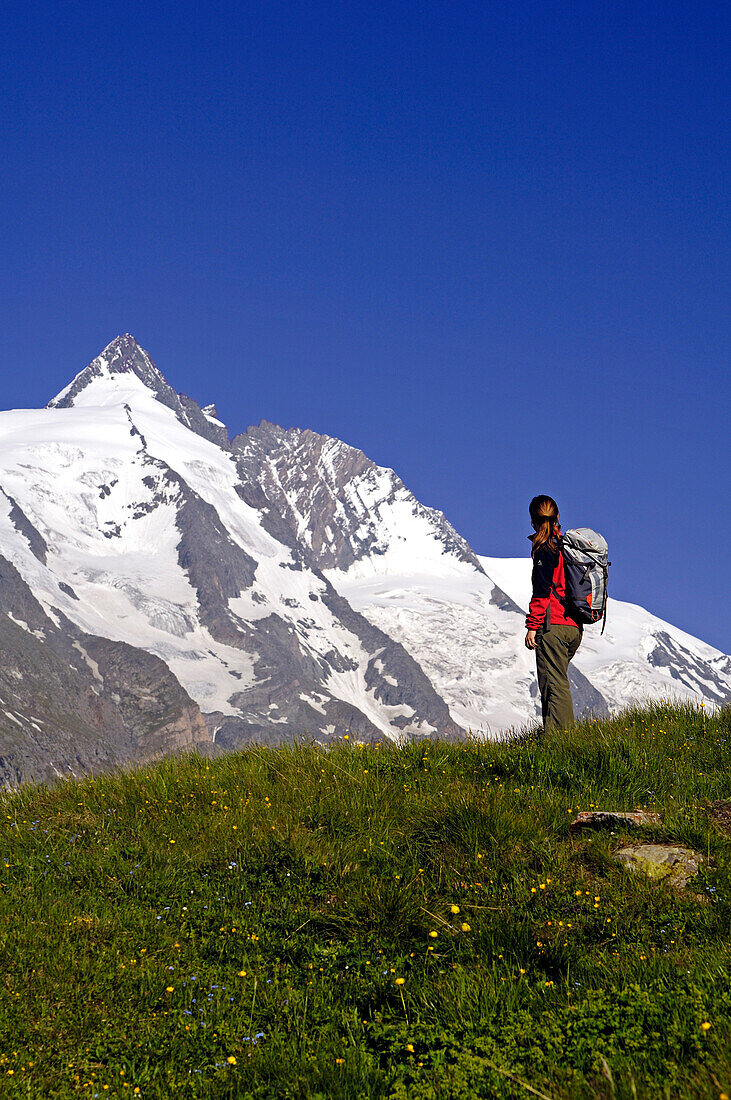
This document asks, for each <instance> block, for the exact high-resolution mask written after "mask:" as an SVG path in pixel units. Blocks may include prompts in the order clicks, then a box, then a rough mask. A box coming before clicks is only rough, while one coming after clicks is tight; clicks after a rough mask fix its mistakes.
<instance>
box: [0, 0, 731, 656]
mask: <svg viewBox="0 0 731 1100" xmlns="http://www.w3.org/2000/svg"><path fill="white" fill-rule="evenodd" d="M727 19H728V17H727V12H726V10H725V5H723V4H721V3H703V2H700V3H693V4H689V3H687V0H684V2H683V3H677V2H675V0H663V2H654V0H647V2H643V3H636V2H633V3H628V2H624V0H617V2H613V3H607V2H606V0H602V2H601V3H597V2H594V0H582V3H580V4H579V3H563V2H555V3H554V2H551V0H547V2H545V3H536V2H535V0H532V2H530V3H527V2H524V0H511V2H510V3H505V2H504V0H500V2H492V0H481V2H469V0H467V2H460V0H457V2H455V0H449V2H446V0H445V2H439V3H437V2H433V0H422V2H420V3H412V2H410V0H408V2H406V0H405V2H399V0H389V2H384V3H371V2H368V0H364V2H362V3H358V4H349V3H344V2H343V0H334V2H328V3H323V2H319V0H308V2H302V3H300V2H293V3H280V2H277V0H261V2H259V3H247V2H246V0H238V2H236V3H230V2H228V0H221V2H217V3H202V2H201V3H190V2H187V0H182V2H177V3H172V2H171V3H160V2H158V0H146V2H145V3H140V2H136V0H125V3H120V2H118V0H111V2H109V3H104V4H103V3H101V2H97V3H88V2H84V0H80V2H73V0H72V2H64V3H43V2H34V0H24V2H23V3H18V2H16V0H10V2H8V3H6V4H5V5H4V6H3V27H2V35H0V103H1V117H0V121H1V132H0V150H1V152H2V155H1V157H0V173H1V182H2V186H1V187H0V213H1V216H2V221H1V224H2V235H3V241H2V252H3V264H2V268H1V271H0V310H1V313H2V335H3V340H2V372H3V374H2V379H3V381H2V392H1V394H0V398H1V400H0V404H1V405H2V407H4V408H9V407H24V406H25V407H27V406H38V405H41V404H43V403H45V401H46V400H48V398H49V397H51V396H52V395H53V394H54V393H55V392H57V391H58V390H60V389H61V388H62V387H63V386H64V385H65V384H66V383H67V382H68V381H69V379H70V377H71V376H72V375H73V374H74V373H76V372H77V371H78V370H79V369H81V368H82V367H83V366H84V365H85V364H86V363H87V362H88V361H89V360H90V359H92V358H93V357H94V356H95V355H96V354H97V353H98V352H99V351H100V350H101V349H102V347H104V345H105V344H107V343H108V341H109V340H110V339H112V337H114V336H115V335H117V334H118V333H120V332H125V331H130V332H132V333H133V334H134V335H135V336H136V337H137V339H138V340H139V341H140V343H141V344H142V345H143V346H144V347H146V348H147V350H148V351H149V352H150V354H151V355H152V357H153V359H155V361H156V362H157V364H158V366H159V367H160V369H161V370H162V371H163V373H164V374H165V375H166V377H167V378H168V380H169V381H170V383H171V384H172V385H173V386H175V388H176V389H179V390H182V391H184V392H187V393H189V394H190V395H191V396H194V397H196V398H197V399H198V400H200V401H201V402H202V403H207V402H209V401H215V402H216V404H217V405H218V407H219V410H220V413H221V415H222V417H223V418H224V419H225V420H226V422H227V423H228V425H229V427H230V428H232V429H233V430H234V431H239V430H241V429H243V428H245V427H246V426H247V425H248V424H251V423H256V422H258V421H259V420H260V419H261V418H263V417H265V418H267V419H270V420H274V421H277V422H279V423H281V424H284V425H287V426H290V425H297V426H300V427H311V428H314V429H316V430H317V431H321V432H327V433H329V434H331V435H335V436H339V437H340V438H342V439H344V440H346V441H348V442H349V443H353V444H355V445H357V446H359V447H362V448H363V450H364V451H365V452H366V453H367V454H368V455H369V456H371V457H372V458H374V459H375V460H376V461H377V462H379V463H382V464H384V465H388V466H392V467H394V469H396V471H397V472H398V473H399V474H400V475H401V477H402V478H403V480H404V481H405V482H406V484H407V485H408V486H409V487H410V488H411V489H412V490H413V491H414V492H415V493H416V495H417V496H418V497H419V498H420V499H421V500H423V501H424V503H426V504H429V505H433V506H436V507H439V508H441V509H442V510H443V511H444V512H445V513H446V514H447V516H448V517H449V519H450V520H451V521H452V522H453V523H454V525H455V526H456V527H457V529H458V530H459V531H460V532H461V533H462V534H464V535H465V536H466V537H467V539H468V540H469V541H470V543H471V544H472V546H473V547H474V548H475V550H476V551H478V552H479V553H485V554H492V555H505V556H513V555H519V554H524V553H525V552H526V548H527V545H528V544H527V542H526V535H527V534H528V532H529V530H530V528H529V526H528V516H527V505H528V501H529V499H530V498H531V497H532V496H533V495H534V494H535V493H539V492H548V493H551V494H552V495H553V496H555V497H556V499H557V500H558V502H559V506H560V508H561V512H562V519H563V520H564V522H565V523H568V524H569V525H571V526H578V525H589V526H594V527H596V528H598V529H599V530H601V531H602V532H604V533H605V534H606V536H607V538H608V540H609V542H610V546H611V551H612V560H613V562H614V565H613V570H612V590H613V593H614V594H615V595H616V596H617V597H619V598H621V599H626V600H632V601H635V602H638V603H642V604H644V605H645V606H647V607H648V608H650V609H651V610H652V611H653V612H655V613H656V614H659V615H661V616H663V617H665V618H667V619H669V620H670V621H671V622H673V623H675V624H676V625H678V626H681V627H683V628H684V629H687V630H688V631H690V632H691V633H693V634H696V635H699V636H700V637H702V638H704V639H705V640H707V641H709V642H712V643H713V644H715V645H717V646H719V647H720V648H722V649H724V650H725V651H726V652H728V651H729V650H731V626H729V604H728V594H729V576H730V573H729V565H728V555H729V546H730V545H731V504H729V501H728V496H729V494H728V486H729V481H730V480H731V479H730V478H729V472H730V466H731V463H730V461H729V459H730V457H731V456H730V453H729V443H728V430H729V421H730V420H731V416H730V411H731V408H730V406H731V384H730V382H729V362H730V355H729V352H730V351H731V340H730V339H729V335H730V334H729V309H728V307H729V227H728V208H727V207H726V206H725V205H724V203H725V200H726V199H727V195H726V194H725V193H724V187H725V184H726V182H727V171H728V166H729V129H728V105H729V102H730V100H731V97H730V96H729V87H728V81H727V77H726V75H725V74H726V73H727V71H728V57H729V48H728V47H729V41H728V21H727Z"/></svg>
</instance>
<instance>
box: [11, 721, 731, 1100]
mask: <svg viewBox="0 0 731 1100" xmlns="http://www.w3.org/2000/svg"><path fill="white" fill-rule="evenodd" d="M730 733H731V711H730V710H729V709H726V710H725V711H722V712H721V713H720V714H716V715H708V716H707V715H706V714H705V711H704V710H703V709H691V708H688V707H669V706H668V707H666V706H653V707H650V708H647V709H643V710H637V711H632V712H627V713H625V714H623V715H621V716H620V717H618V718H615V719H613V720H610V721H601V722H592V723H587V724H583V725H580V726H577V727H576V728H575V729H573V730H571V731H570V732H567V733H562V734H556V735H553V736H550V737H548V738H546V739H544V740H541V741H535V740H534V739H533V738H531V737H524V738H523V739H518V740H515V741H513V742H510V743H502V744H485V743H480V742H476V741H468V742H466V743H464V744H461V745H452V744H446V743H443V742H440V741H437V740H435V741H431V742H427V743H424V742H422V743H420V744H409V745H405V746H404V747H398V748H397V747H378V746H374V747H358V746H357V745H353V744H352V743H351V742H350V741H348V740H343V742H342V743H341V745H340V746H338V747H334V748H331V749H329V750H327V751H325V750H322V749H320V748H319V747H317V746H316V745H313V744H307V745H295V746H292V747H285V748H280V749H260V748H251V749H248V750H246V751H244V752H241V753H237V754H235V755H231V756H227V757H223V758H220V759H217V760H215V761H208V760H206V759H204V758H201V757H198V756H189V757H183V758H177V759H168V760H165V761H163V762H161V763H157V764H155V765H149V766H147V767H143V768H140V769H137V770H136V771H134V772H131V773H125V774H119V775H114V776H100V777H97V778H96V779H93V780H91V779H90V780H88V781H85V782H63V783H59V784H58V785H57V786H55V787H53V788H52V789H46V788H42V787H26V788H23V789H21V790H19V791H17V792H14V793H11V794H7V795H6V796H4V798H3V799H2V801H1V802H0V822H1V824H0V883H1V885H0V913H1V918H2V919H1V921H0V982H1V983H2V996H1V997H0V1036H1V1038H2V1047H1V1050H2V1053H1V1054H0V1096H3V1097H5V1096H8V1097H24V1098H28V1097H30V1098H34V1097H38V1098H41V1097H42V1098H46V1097H76V1096H88V1097H134V1096H138V1095H139V1096H142V1097H148V1098H149V1097H168V1096H175V1097H257V1098H258V1097H261V1098H265V1097H277V1098H280V1097H282V1098H293V1100H294V1098H303V1100H304V1098H317V1097H328V1098H329V1097H337V1098H346V1097H347V1098H359V1097H368V1098H370V1097H391V1098H393V1100H399V1098H407V1097H408V1098H409V1100H437V1098H439V1100H445V1098H465V1100H466V1098H468V1097H475V1096H477V1097H520V1096H523V1097H530V1096H543V1097H551V1098H552V1100H554V1098H569V1097H570V1098H574V1097H587V1098H589V1097H606V1098H619V1100H623V1098H625V1097H626V1098H631V1097H638V1098H642V1097H648V1098H649V1097H698V1098H701V1097H714V1098H719V1097H720V1096H722V1095H723V1094H724V1093H727V1094H729V1095H731V983H730V981H729V954H730V946H729V928H731V904H730V901H731V893H730V891H729V885H730V883H729V871H730V869H731V837H729V836H728V835H727V834H726V833H725V832H724V831H723V830H722V829H721V828H720V827H719V826H718V825H716V824H715V823H714V821H713V819H712V817H711V816H710V815H709V813H708V808H709V806H711V805H712V804H713V803H714V802H716V801H718V800H727V799H729V798H731V755H730V752H729V749H730V746H731V741H730V739H729V734H730ZM592 806H596V807H601V808H609V809H635V808H638V807H646V808H649V809H658V810H660V811H661V812H662V814H663V819H664V820H663V824H662V825H661V826H657V827H653V828H652V829H649V830H643V833H642V835H643V839H662V840H665V841H672V842H677V843H680V844H683V845H688V846H691V847H694V848H695V849H697V850H699V851H701V852H703V853H704V855H705V856H706V859H707V861H708V862H706V864H705V865H704V867H703V869H702V871H701V873H700V874H699V875H698V877H697V879H696V880H695V882H694V883H693V887H692V889H690V890H689V891H686V892H684V893H683V894H680V893H677V892H675V891H673V890H672V889H670V888H668V887H663V886H662V885H657V884H654V883H651V882H650V881H645V880H644V879H642V878H638V877H635V876H633V875H631V874H630V873H629V872H628V871H627V870H626V869H624V868H623V867H621V866H619V865H618V864H617V863H615V862H614V861H613V859H612V858H611V850H612V847H616V846H618V845H619V844H620V843H622V842H624V841H625V840H626V839H628V838H629V835H630V834H626V835H625V834H620V833H618V834H617V836H612V835H609V834H607V833H606V832H604V833H599V832H595V833H590V832H589V831H585V832H583V833H581V834H576V835H574V836H572V835H571V834H570V833H569V829H568V825H569V822H570V820H571V819H572V817H573V816H574V813H575V811H577V810H579V809H590V808H592ZM707 1025H710V1026H707Z"/></svg>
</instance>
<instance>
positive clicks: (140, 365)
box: [48, 332, 182, 414]
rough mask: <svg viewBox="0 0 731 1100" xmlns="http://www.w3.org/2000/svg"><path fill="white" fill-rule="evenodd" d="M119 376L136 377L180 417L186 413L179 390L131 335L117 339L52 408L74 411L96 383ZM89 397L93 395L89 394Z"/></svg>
mask: <svg viewBox="0 0 731 1100" xmlns="http://www.w3.org/2000/svg"><path fill="white" fill-rule="evenodd" d="M119 375H128V376H129V375H134V376H135V377H136V378H138V379H139V381H140V382H141V383H142V385H143V386H145V387H146V388H147V389H148V390H151V391H152V393H153V394H154V395H155V397H157V398H158V400H159V401H161V402H162V403H163V404H164V405H167V406H168V407H169V408H171V409H173V410H174V411H175V412H176V413H178V414H179V413H180V412H182V409H181V405H180V401H179V399H178V395H177V394H176V393H175V390H173V388H172V387H171V386H169V385H168V383H167V382H166V381H165V379H164V377H163V375H162V374H161V373H160V371H159V370H158V369H157V367H156V366H155V364H154V363H153V361H152V359H151V358H150V356H149V355H148V354H147V352H146V351H145V350H144V348H141V347H140V345H139V344H138V343H137V341H136V340H135V338H134V336H132V334H131V333H129V332H125V333H124V334H123V335H121V336H115V338H114V339H113V340H112V341H111V343H109V344H107V346H106V347H105V349H104V351H103V352H102V353H101V354H100V355H97V357H96V359H93V360H92V362H91V363H89V365H88V367H85V368H84V370H82V371H81V372H80V373H79V374H77V375H76V377H75V378H74V380H73V381H72V382H71V383H70V384H69V385H68V386H66V388H65V389H63V390H61V392H60V393H59V394H57V395H56V397H54V398H53V400H52V401H49V402H48V408H52V409H69V408H72V407H73V406H74V405H75V404H76V403H77V400H78V398H79V397H80V395H81V394H82V393H83V392H84V391H86V390H88V389H89V387H90V386H93V385H94V383H95V382H98V381H101V380H104V381H107V382H108V381H111V380H113V379H114V378H115V376H119ZM88 397H89V394H87V398H88ZM84 403H85V401H84Z"/></svg>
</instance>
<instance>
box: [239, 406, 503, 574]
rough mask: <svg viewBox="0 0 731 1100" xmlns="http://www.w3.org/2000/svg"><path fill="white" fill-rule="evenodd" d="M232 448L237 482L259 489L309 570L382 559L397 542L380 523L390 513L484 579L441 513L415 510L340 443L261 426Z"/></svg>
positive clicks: (385, 477)
mask: <svg viewBox="0 0 731 1100" xmlns="http://www.w3.org/2000/svg"><path fill="white" fill-rule="evenodd" d="M232 448H233V452H234V454H235V455H236V459H237V464H238V467H239V471H240V473H241V480H242V482H243V483H244V484H246V483H250V482H253V483H255V484H257V485H258V486H260V487H261V490H262V492H263V495H264V498H265V499H266V501H267V502H268V503H269V505H270V506H271V507H272V508H273V509H275V510H276V512H277V515H278V516H281V517H282V518H283V519H284V520H285V522H286V523H287V525H288V527H289V529H290V531H291V533H292V535H293V536H294V538H295V539H296V540H297V542H298V543H299V545H300V546H302V548H303V551H304V554H305V558H306V560H307V562H308V564H309V565H311V566H313V567H315V568H319V569H325V570H326V569H339V570H347V569H349V568H350V566H351V565H353V564H354V563H355V562H357V561H360V560H361V559H363V558H365V557H372V556H378V555H381V554H385V553H386V551H387V550H388V549H389V545H390V542H391V540H392V539H394V538H396V539H398V537H399V532H398V530H394V529H393V527H389V526H388V525H387V524H384V518H385V516H386V515H387V514H388V512H389V510H391V509H393V507H394V506H396V507H397V508H399V509H400V511H401V513H403V515H404V516H406V515H408V514H411V515H413V516H416V517H417V518H421V519H423V520H425V521H426V522H427V523H428V524H429V526H430V527H431V529H432V536H433V538H434V539H435V540H438V541H439V543H440V544H441V546H442V547H443V549H444V551H445V552H446V553H448V554H450V555H454V556H455V557H456V558H457V559H458V560H460V561H463V562H468V563H469V564H470V565H472V566H473V567H474V568H475V569H476V570H477V571H478V572H483V569H482V566H481V565H480V563H479V561H478V560H477V557H476V555H475V554H474V552H473V551H472V549H471V548H470V547H469V545H468V544H467V542H465V540H464V539H463V538H462V537H461V536H460V535H458V534H457V532H456V531H455V529H454V528H453V527H452V525H451V523H449V522H448V520H447V519H446V518H445V516H444V515H443V514H442V513H441V512H438V511H436V509H433V508H425V507H424V505H422V504H420V503H419V501H418V500H416V498H415V497H414V496H413V495H412V494H411V493H410V492H409V491H408V489H407V488H406V487H405V486H404V484H403V482H402V481H401V479H400V478H398V477H397V476H396V474H395V473H394V472H393V470H387V469H385V468H384V467H382V466H377V465H376V464H375V462H372V461H371V460H370V459H369V458H366V456H365V455H364V454H363V452H362V451H359V450H357V449H356V448H355V447H349V446H348V445H347V444H346V443H343V442H342V441H341V440H339V439H332V438H331V437H330V436H327V435H318V434H317V432H312V431H310V430H309V429H305V430H304V431H300V429H299V428H289V429H284V428H280V427H279V426H278V425H276V424H270V423H269V422H268V421H266V420H263V421H262V422H261V424H259V426H258V427H253V428H249V429H248V431H247V432H245V433H244V434H243V435H238V436H236V438H235V439H234V440H233V443H232Z"/></svg>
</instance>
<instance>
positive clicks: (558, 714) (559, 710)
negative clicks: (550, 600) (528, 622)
mask: <svg viewBox="0 0 731 1100" xmlns="http://www.w3.org/2000/svg"><path fill="white" fill-rule="evenodd" d="M582 635H583V631H582V630H581V628H580V627H578V626H550V627H548V628H546V627H543V628H542V629H541V630H539V631H538V634H537V635H536V670H537V672H538V687H539V688H540V692H541V710H542V711H543V729H544V730H545V731H546V733H548V732H549V730H555V729H566V727H567V726H570V725H572V724H573V721H574V705H573V701H572V699H571V688H570V687H569V661H570V660H571V658H572V657H573V656H574V654H575V653H576V650H577V649H578V648H579V646H580V645H581V638H582Z"/></svg>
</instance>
